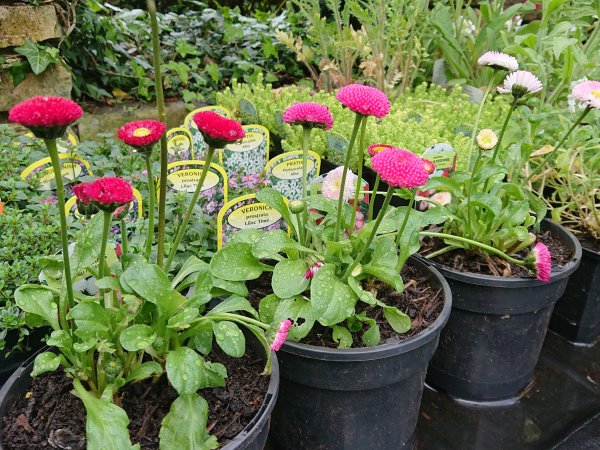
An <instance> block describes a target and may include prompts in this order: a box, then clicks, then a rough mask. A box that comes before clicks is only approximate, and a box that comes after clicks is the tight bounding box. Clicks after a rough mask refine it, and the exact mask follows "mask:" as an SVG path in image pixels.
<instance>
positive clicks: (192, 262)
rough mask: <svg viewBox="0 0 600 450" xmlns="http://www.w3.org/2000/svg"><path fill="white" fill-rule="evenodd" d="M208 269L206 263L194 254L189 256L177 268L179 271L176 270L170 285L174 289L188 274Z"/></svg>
mask: <svg viewBox="0 0 600 450" xmlns="http://www.w3.org/2000/svg"><path fill="white" fill-rule="evenodd" d="M208 269H209V267H208V263H205V262H204V261H202V260H201V259H200V258H198V257H196V256H190V257H189V258H188V259H187V260H186V261H185V263H183V266H181V269H179V272H177V275H176V276H175V278H173V281H171V287H172V288H173V289H175V288H176V287H177V285H179V283H181V282H182V281H183V280H185V279H186V278H187V277H188V276H189V275H191V274H193V273H204V272H205V271H208Z"/></svg>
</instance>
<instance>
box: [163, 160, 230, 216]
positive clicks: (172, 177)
mask: <svg viewBox="0 0 600 450" xmlns="http://www.w3.org/2000/svg"><path fill="white" fill-rule="evenodd" d="M205 164H206V162H204V161H192V160H188V161H177V162H173V163H171V164H169V165H168V166H167V174H168V175H167V184H168V187H169V190H170V191H171V192H188V193H190V194H192V193H193V192H194V191H195V190H196V186H197V185H198V182H199V181H200V176H201V175H202V170H203V169H204V165H205ZM227 190H228V180H227V174H226V173H225V171H224V170H223V168H222V167H221V166H219V165H218V164H216V163H211V164H210V168H209V169H208V172H207V173H206V178H205V179H204V183H203V184H202V188H201V190H200V197H199V198H198V205H200V207H201V208H202V210H203V211H204V213H206V214H207V215H209V216H213V217H214V216H215V215H216V214H217V212H218V211H219V210H220V209H221V208H222V207H223V205H224V204H225V203H227V195H228V194H227Z"/></svg>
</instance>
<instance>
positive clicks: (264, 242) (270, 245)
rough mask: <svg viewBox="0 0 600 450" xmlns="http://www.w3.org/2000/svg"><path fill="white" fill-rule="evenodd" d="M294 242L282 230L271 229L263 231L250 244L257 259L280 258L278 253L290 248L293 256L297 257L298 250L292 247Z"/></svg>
mask: <svg viewBox="0 0 600 450" xmlns="http://www.w3.org/2000/svg"><path fill="white" fill-rule="evenodd" d="M294 244H296V242H295V241H294V240H292V239H291V238H290V237H289V236H288V234H287V233H286V232H285V231H283V230H272V231H267V232H266V233H263V234H262V236H260V237H259V238H258V240H257V241H256V243H255V244H254V245H253V246H252V254H253V255H254V256H256V257H257V258H258V259H280V258H281V256H280V255H279V253H281V252H286V253H287V250H288V249H291V250H292V253H293V255H290V256H291V257H293V258H297V256H298V252H297V251H295V249H294Z"/></svg>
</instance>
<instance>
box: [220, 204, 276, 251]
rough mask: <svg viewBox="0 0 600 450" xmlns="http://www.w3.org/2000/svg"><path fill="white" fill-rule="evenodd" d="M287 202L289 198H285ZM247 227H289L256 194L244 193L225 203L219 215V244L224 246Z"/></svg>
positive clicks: (273, 228)
mask: <svg viewBox="0 0 600 450" xmlns="http://www.w3.org/2000/svg"><path fill="white" fill-rule="evenodd" d="M284 200H285V202H286V203H287V202H288V200H287V199H284ZM245 229H257V230H262V231H271V230H279V229H287V224H286V222H285V220H284V219H283V217H282V216H281V214H280V213H279V212H278V211H277V210H276V209H274V208H272V207H270V206H269V205H267V204H265V203H262V202H259V201H258V200H257V199H256V194H248V195H243V196H241V197H237V198H234V199H233V200H231V201H229V202H227V203H225V206H223V208H221V211H219V215H218V216H217V245H218V248H221V247H223V245H224V244H225V243H226V242H227V240H228V239H229V238H231V236H232V235H233V234H234V233H236V232H238V231H240V230H245Z"/></svg>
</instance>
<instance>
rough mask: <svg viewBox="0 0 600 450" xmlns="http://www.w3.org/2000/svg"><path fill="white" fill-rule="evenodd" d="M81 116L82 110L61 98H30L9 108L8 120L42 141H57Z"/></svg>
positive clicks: (66, 99) (73, 103)
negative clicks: (21, 126) (27, 129)
mask: <svg viewBox="0 0 600 450" xmlns="http://www.w3.org/2000/svg"><path fill="white" fill-rule="evenodd" d="M82 115H83V109H81V106H79V105H78V104H77V103H75V102H74V101H72V100H70V99H68V98H63V97H32V98H30V99H28V100H25V101H24V102H21V103H19V104H17V105H15V106H13V107H12V108H11V110H10V111H9V112H8V120H9V121H10V122H15V123H19V124H21V125H23V126H24V127H27V128H29V129H30V130H31V131H32V132H33V134H34V135H35V136H36V137H38V138H42V139H57V138H59V137H61V136H62V135H64V134H65V131H66V129H67V127H68V126H69V125H71V124H72V123H73V122H75V121H76V120H77V119H79V118H80V117H81V116H82Z"/></svg>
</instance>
